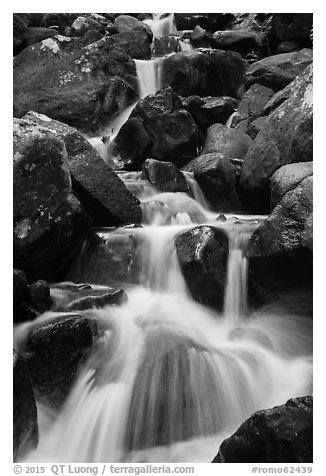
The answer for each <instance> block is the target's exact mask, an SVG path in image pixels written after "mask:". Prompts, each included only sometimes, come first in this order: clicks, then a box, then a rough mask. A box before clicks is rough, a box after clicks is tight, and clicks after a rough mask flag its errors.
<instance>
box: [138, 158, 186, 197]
mask: <svg viewBox="0 0 326 476" xmlns="http://www.w3.org/2000/svg"><path fill="white" fill-rule="evenodd" d="M141 178H142V179H145V180H148V181H149V182H150V183H151V184H152V185H154V187H156V188H157V189H158V190H159V191H161V192H184V193H189V187H188V185H187V181H186V179H185V177H184V175H183V173H182V172H180V170H179V169H178V167H177V166H176V165H174V164H172V163H171V162H163V161H161V160H155V159H147V160H146V161H145V162H144V164H143V169H142V175H141Z"/></svg>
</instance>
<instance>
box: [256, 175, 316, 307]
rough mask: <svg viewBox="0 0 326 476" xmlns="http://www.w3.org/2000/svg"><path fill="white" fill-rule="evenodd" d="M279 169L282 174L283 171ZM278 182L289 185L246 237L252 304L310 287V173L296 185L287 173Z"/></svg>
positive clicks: (311, 183)
mask: <svg viewBox="0 0 326 476" xmlns="http://www.w3.org/2000/svg"><path fill="white" fill-rule="evenodd" d="M281 171H282V169H280V174H281V175H282V173H284V174H285V173H286V171H282V172H281ZM291 182H292V183H293V185H292V184H291ZM278 183H280V185H281V189H282V186H283V187H284V190H286V189H287V188H288V187H289V189H288V191H287V192H285V194H284V195H283V196H282V198H280V200H279V201H278V203H277V205H276V206H275V208H274V209H273V211H272V213H271V215H270V216H269V217H268V218H267V219H266V220H265V221H264V222H263V223H262V224H261V225H260V226H259V227H258V228H257V229H256V231H255V232H254V233H253V235H252V236H251V238H250V240H249V248H248V256H249V280H248V286H249V300H250V302H251V303H252V305H253V306H257V305H260V304H263V303H265V302H268V301H270V300H271V299H273V296H274V298H275V296H277V295H278V294H280V293H284V292H286V291H288V292H293V291H298V290H300V289H303V290H311V287H312V264H313V263H312V253H311V250H312V211H313V209H312V205H313V201H312V192H313V177H312V176H308V177H306V178H303V179H302V180H301V181H299V182H298V183H297V184H296V186H295V185H294V184H295V181H294V182H293V179H292V178H291V174H290V173H287V178H286V180H284V177H283V179H282V180H279V181H278ZM292 186H293V187H294V188H292ZM278 193H279V192H278ZM278 193H277V194H276V196H277V195H278ZM275 198H276V197H275ZM275 198H274V199H275ZM275 201H276V200H275Z"/></svg>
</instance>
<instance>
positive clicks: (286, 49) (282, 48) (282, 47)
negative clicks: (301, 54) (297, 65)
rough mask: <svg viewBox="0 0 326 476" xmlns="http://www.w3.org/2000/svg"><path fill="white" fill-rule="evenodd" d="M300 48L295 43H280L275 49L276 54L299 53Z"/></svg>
mask: <svg viewBox="0 0 326 476" xmlns="http://www.w3.org/2000/svg"><path fill="white" fill-rule="evenodd" d="M299 50H300V46H299V45H298V43H297V42H296V41H282V43H280V44H279V45H278V47H277V50H276V54H277V55H280V54H282V53H293V51H299Z"/></svg>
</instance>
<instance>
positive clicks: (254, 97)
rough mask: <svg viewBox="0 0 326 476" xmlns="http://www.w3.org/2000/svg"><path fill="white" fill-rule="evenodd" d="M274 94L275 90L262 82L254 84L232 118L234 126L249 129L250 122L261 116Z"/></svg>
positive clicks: (244, 130)
mask: <svg viewBox="0 0 326 476" xmlns="http://www.w3.org/2000/svg"><path fill="white" fill-rule="evenodd" d="M272 96H274V91H273V90H272V89H270V88H266V87H265V86H262V85H261V84H253V85H252V86H250V88H249V89H248V90H247V91H246V92H245V94H244V95H243V97H242V99H241V101H240V103H239V104H238V107H237V113H236V114H235V116H234V117H233V119H232V127H236V128H237V129H241V130H242V131H243V132H246V131H247V127H248V126H249V124H250V122H252V121H253V120H255V119H256V118H258V117H260V116H261V115H262V113H263V110H264V106H265V105H266V103H267V102H268V101H269V99H270V98H271V97H272Z"/></svg>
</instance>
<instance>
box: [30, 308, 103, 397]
mask: <svg viewBox="0 0 326 476" xmlns="http://www.w3.org/2000/svg"><path fill="white" fill-rule="evenodd" d="M96 332H97V330H96V324H95V321H92V320H91V319H89V318H87V317H86V316H81V315H78V314H71V315H62V316H60V315H58V316H57V317H55V318H54V319H53V320H51V321H45V322H44V323H43V324H39V325H38V326H37V327H34V328H33V329H32V330H31V332H30V334H29V336H28V338H27V341H26V344H25V348H24V354H23V355H24V358H25V361H26V365H27V367H28V369H29V372H30V375H31V379H32V382H33V387H34V391H35V393H36V395H37V398H38V400H40V401H43V402H46V403H49V404H51V405H53V406H59V405H60V404H61V403H62V402H63V401H64V399H65V398H66V396H67V394H68V392H69V390H70V389H71V386H72V384H73V381H74V378H75V376H76V373H77V370H78V368H79V365H80V364H81V362H82V360H83V358H84V357H85V354H86V352H87V351H88V350H89V349H90V348H91V346H92V344H93V338H94V335H95V334H96Z"/></svg>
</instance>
